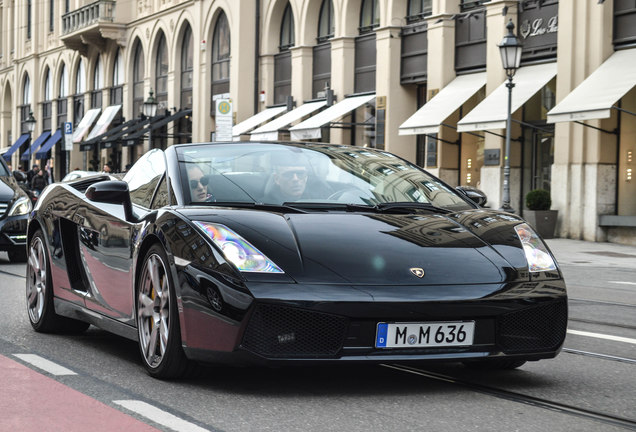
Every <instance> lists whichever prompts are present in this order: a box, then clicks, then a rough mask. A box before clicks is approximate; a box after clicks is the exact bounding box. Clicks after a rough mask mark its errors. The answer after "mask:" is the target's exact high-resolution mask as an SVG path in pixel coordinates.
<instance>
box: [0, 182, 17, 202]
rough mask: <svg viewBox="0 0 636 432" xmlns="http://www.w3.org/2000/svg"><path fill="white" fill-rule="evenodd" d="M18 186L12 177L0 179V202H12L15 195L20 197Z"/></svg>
mask: <svg viewBox="0 0 636 432" xmlns="http://www.w3.org/2000/svg"><path fill="white" fill-rule="evenodd" d="M19 190H20V186H18V184H17V183H16V181H15V180H14V179H13V177H0V202H8V201H11V200H13V199H14V198H15V197H16V195H21V194H20V192H19Z"/></svg>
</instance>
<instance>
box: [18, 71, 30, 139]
mask: <svg viewBox="0 0 636 432" xmlns="http://www.w3.org/2000/svg"><path fill="white" fill-rule="evenodd" d="M29 112H31V79H30V78H29V75H25V76H24V84H23V85H22V105H20V122H21V125H20V131H21V133H27V132H29V129H28V128H27V125H26V123H25V122H24V121H25V120H26V119H27V118H29Z"/></svg>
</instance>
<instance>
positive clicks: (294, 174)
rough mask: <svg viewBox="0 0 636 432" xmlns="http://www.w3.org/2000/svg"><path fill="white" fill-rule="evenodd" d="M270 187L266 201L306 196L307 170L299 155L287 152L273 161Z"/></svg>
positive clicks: (281, 201) (294, 199)
mask: <svg viewBox="0 0 636 432" xmlns="http://www.w3.org/2000/svg"><path fill="white" fill-rule="evenodd" d="M274 163H275V166H274V174H273V176H272V184H271V188H270V190H269V191H268V193H267V201H268V202H272V203H284V202H292V201H298V200H300V199H302V198H306V196H305V195H306V192H307V191H306V188H307V179H308V176H309V170H308V169H307V165H306V163H304V158H303V157H302V156H301V155H295V154H288V155H283V156H282V157H280V158H278V159H277V160H276V161H275V162H274Z"/></svg>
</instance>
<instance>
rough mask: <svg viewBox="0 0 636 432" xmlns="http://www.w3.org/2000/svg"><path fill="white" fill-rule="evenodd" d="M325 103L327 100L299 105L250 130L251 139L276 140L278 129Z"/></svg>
mask: <svg viewBox="0 0 636 432" xmlns="http://www.w3.org/2000/svg"><path fill="white" fill-rule="evenodd" d="M325 105H327V101H319V102H308V103H306V104H303V105H301V106H299V107H298V108H296V109H294V110H291V111H289V112H286V113H285V114H283V115H282V116H280V117H277V118H275V119H274V120H272V121H271V122H269V123H266V124H264V125H263V126H261V127H259V128H258V129H255V130H253V131H252V132H250V135H251V137H250V140H251V141H276V140H277V139H278V131H279V130H280V129H282V128H284V127H287V126H288V125H290V124H292V123H293V122H295V121H296V120H300V119H301V118H303V117H305V116H307V115H309V114H311V113H312V112H314V111H316V110H319V109H320V108H322V107H324V106H325Z"/></svg>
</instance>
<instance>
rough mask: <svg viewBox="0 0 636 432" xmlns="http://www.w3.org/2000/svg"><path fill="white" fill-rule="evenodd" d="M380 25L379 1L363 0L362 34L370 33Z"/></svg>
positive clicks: (361, 15)
mask: <svg viewBox="0 0 636 432" xmlns="http://www.w3.org/2000/svg"><path fill="white" fill-rule="evenodd" d="M379 25H380V10H379V8H378V0H362V7H361V8H360V34H363V33H368V32H370V31H372V30H373V29H374V28H376V27H377V26H379Z"/></svg>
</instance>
